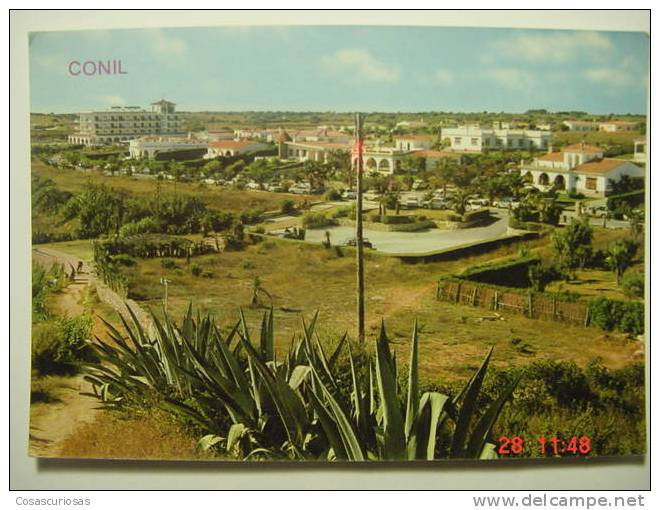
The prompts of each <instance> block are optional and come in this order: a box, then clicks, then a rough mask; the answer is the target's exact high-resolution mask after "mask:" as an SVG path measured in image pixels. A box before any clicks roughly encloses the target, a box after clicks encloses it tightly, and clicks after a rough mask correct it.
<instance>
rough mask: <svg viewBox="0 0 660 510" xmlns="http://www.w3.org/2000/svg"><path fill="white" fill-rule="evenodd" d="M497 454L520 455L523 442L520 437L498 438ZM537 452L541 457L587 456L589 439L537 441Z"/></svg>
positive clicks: (574, 437) (543, 438)
mask: <svg viewBox="0 0 660 510" xmlns="http://www.w3.org/2000/svg"><path fill="white" fill-rule="evenodd" d="M498 441H499V447H498V448H497V453H498V454H499V455H502V456H516V455H522V454H523V453H524V452H525V441H524V440H523V438H522V437H520V436H513V437H508V436H502V437H500V438H499V440H498ZM537 447H538V452H539V453H540V454H541V456H543V457H546V456H567V455H588V454H589V453H590V452H591V439H589V438H588V437H587V436H582V437H577V436H573V437H570V438H567V439H561V438H558V437H556V436H553V437H550V438H546V437H539V438H538V439H537Z"/></svg>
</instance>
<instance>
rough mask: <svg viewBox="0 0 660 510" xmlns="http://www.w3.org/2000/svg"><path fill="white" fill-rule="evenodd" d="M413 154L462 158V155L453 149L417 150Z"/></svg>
mask: <svg viewBox="0 0 660 510" xmlns="http://www.w3.org/2000/svg"><path fill="white" fill-rule="evenodd" d="M412 154H413V155H415V156H422V157H424V158H460V157H461V155H460V154H458V153H456V152H451V151H434V150H423V151H415V152H413V153H412Z"/></svg>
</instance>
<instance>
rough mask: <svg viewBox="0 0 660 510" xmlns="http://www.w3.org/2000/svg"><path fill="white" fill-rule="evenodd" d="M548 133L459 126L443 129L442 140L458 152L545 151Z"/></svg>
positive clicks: (548, 141) (549, 134)
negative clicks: (447, 140)
mask: <svg viewBox="0 0 660 510" xmlns="http://www.w3.org/2000/svg"><path fill="white" fill-rule="evenodd" d="M550 137H551V133H550V132H549V131H541V130H530V129H506V128H501V129H498V128H481V127H479V126H461V127H456V128H443V129H442V139H443V140H445V139H449V142H450V144H451V150H453V151H458V152H482V151H483V150H484V149H493V150H529V149H531V148H534V149H538V150H546V149H547V148H548V145H549V144H550Z"/></svg>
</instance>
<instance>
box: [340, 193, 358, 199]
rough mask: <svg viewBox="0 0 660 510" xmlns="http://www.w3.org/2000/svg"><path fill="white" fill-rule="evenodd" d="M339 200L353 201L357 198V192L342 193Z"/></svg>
mask: <svg viewBox="0 0 660 510" xmlns="http://www.w3.org/2000/svg"><path fill="white" fill-rule="evenodd" d="M341 198H343V199H345V200H355V199H356V198H357V192H356V191H344V192H343V193H342V194H341Z"/></svg>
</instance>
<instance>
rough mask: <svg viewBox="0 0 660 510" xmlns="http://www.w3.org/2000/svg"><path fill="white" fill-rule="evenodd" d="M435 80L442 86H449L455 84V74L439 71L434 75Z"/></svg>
mask: <svg viewBox="0 0 660 510" xmlns="http://www.w3.org/2000/svg"><path fill="white" fill-rule="evenodd" d="M433 79H434V80H435V81H436V82H437V83H440V84H441V85H449V84H451V83H453V82H454V73H452V72H451V71H448V70H447V69H438V70H437V71H436V72H435V73H434V74H433Z"/></svg>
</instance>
